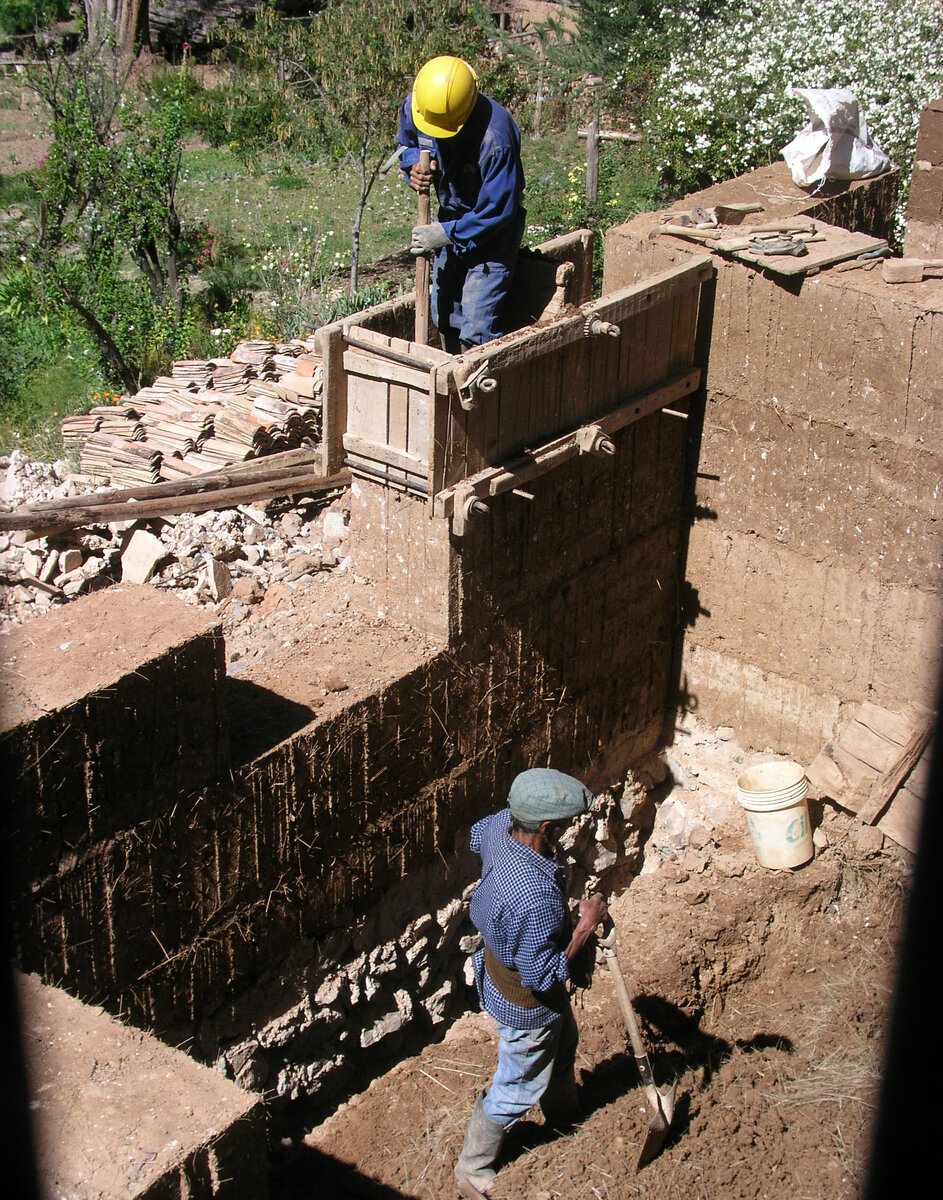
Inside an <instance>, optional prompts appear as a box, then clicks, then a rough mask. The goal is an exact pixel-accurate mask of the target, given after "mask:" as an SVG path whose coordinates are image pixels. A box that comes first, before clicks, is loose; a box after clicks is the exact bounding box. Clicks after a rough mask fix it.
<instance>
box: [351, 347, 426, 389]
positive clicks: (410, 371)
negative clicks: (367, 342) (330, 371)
mask: <svg viewBox="0 0 943 1200" xmlns="http://www.w3.org/2000/svg"><path fill="white" fill-rule="evenodd" d="M344 369H345V370H346V371H347V374H348V375H360V376H362V377H363V378H366V379H379V380H381V381H382V382H383V383H402V384H405V386H406V387H421V388H425V387H428V386H429V372H428V371H426V370H423V369H422V368H420V367H406V366H404V365H403V364H402V363H396V362H390V361H389V359H386V358H374V357H373V356H372V355H370V354H367V353H365V352H364V351H363V350H350V349H347V350H345V351H344Z"/></svg>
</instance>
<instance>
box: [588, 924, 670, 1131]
mask: <svg viewBox="0 0 943 1200" xmlns="http://www.w3.org/2000/svg"><path fill="white" fill-rule="evenodd" d="M598 941H599V946H600V949H601V950H602V952H603V955H604V956H605V959H606V965H607V966H608V967H609V972H610V974H611V975H612V983H613V986H614V987H615V990H616V999H617V1000H618V1001H619V1007H620V1008H621V1009H622V1017H623V1020H624V1021H625V1027H626V1029H627V1030H628V1032H629V1041H630V1042H631V1043H632V1053H633V1054H634V1055H635V1062H636V1064H637V1065H638V1071H639V1075H640V1076H641V1078H642V1085H643V1087H644V1088H645V1092H646V1095H647V1096H648V1099H649V1102H650V1103H651V1104H652V1105H653V1107H654V1108H655V1109H656V1111H657V1110H659V1109H660V1103H659V1097H658V1089H657V1088H656V1087H655V1080H654V1078H653V1076H652V1066H651V1062H650V1061H649V1057H648V1052H647V1051H646V1049H645V1044H644V1042H643V1041H642V1030H641V1028H640V1027H639V1023H638V1018H637V1017H636V1015H635V1009H634V1008H633V1007H632V1001H631V999H630V998H629V989H628V988H627V987H626V986H625V976H624V975H623V974H622V966H621V964H620V962H619V956H618V953H617V952H616V927H615V925H613V924H611V923H609V922H607V928H606V932H605V934H604V935H603V936H602V937H600V938H599V939H598Z"/></svg>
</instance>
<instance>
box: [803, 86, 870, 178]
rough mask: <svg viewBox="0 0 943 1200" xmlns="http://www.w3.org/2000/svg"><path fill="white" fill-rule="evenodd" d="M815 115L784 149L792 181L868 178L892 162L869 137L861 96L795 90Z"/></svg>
mask: <svg viewBox="0 0 943 1200" xmlns="http://www.w3.org/2000/svg"><path fill="white" fill-rule="evenodd" d="M792 94H793V95H794V96H799V97H801V98H802V99H803V100H804V101H805V103H806V106H807V107H808V109H809V113H810V115H811V117H812V123H811V125H809V126H807V127H806V128H805V129H803V131H802V132H801V133H800V134H799V135H798V137H795V138H793V140H792V141H791V142H790V143H789V145H788V146H784V147H783V150H782V156H783V158H784V159H785V160H786V164H787V166H788V167H789V169H790V171H792V178H793V182H794V183H797V184H798V185H799V187H809V186H810V185H812V184H815V183H821V182H822V181H823V180H826V179H869V178H870V177H871V176H872V175H880V174H882V172H884V171H886V170H887V169H888V168H889V167H890V165H891V160H890V159H889V158H888V157H887V155H886V154H885V153H884V151H883V150H882V149H881V148H880V146H877V145H875V143H874V142H872V140H871V138H870V137H869V136H868V123H867V121H866V120H865V116H864V113H863V112H862V111H861V108H860V106H859V104H858V97H857V96H856V95H855V94H854V92H851V91H849V90H848V89H847V88H793V89H792Z"/></svg>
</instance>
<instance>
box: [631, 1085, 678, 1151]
mask: <svg viewBox="0 0 943 1200" xmlns="http://www.w3.org/2000/svg"><path fill="white" fill-rule="evenodd" d="M677 1088H678V1085H677V1083H673V1084H672V1085H671V1087H670V1088H669V1089H668V1091H666V1092H658V1093H656V1094H657V1096H658V1104H657V1107H656V1111H655V1114H654V1116H653V1117H652V1119H651V1123H650V1125H649V1126H648V1133H647V1134H646V1136H645V1142H644V1144H643V1146H642V1149H641V1152H640V1154H639V1156H638V1162H637V1163H636V1164H635V1169H636V1171H641V1169H642V1167H644V1166H647V1165H648V1163H650V1162H651V1161H652V1159H653V1158H656V1157H657V1156H658V1152H659V1150H660V1149H661V1148H662V1145H663V1144H664V1141H665V1138H666V1137H667V1136H668V1130H669V1129H670V1128H671V1118H672V1117H673V1116H674V1111H675V1092H676V1091H677Z"/></svg>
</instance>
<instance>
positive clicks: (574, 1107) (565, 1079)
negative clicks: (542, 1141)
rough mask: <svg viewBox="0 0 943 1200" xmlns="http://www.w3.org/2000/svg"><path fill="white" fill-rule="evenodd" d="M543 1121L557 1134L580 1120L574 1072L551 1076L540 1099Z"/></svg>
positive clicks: (570, 1127)
mask: <svg viewBox="0 0 943 1200" xmlns="http://www.w3.org/2000/svg"><path fill="white" fill-rule="evenodd" d="M540 1111H541V1112H542V1113H543V1114H544V1120H545V1121H546V1122H547V1124H548V1125H550V1126H552V1128H554V1129H555V1130H556V1131H557V1132H558V1133H566V1132H567V1131H568V1130H570V1129H572V1128H573V1126H574V1125H575V1124H576V1122H577V1121H578V1120H579V1119H580V1102H579V1099H578V1097H577V1094H576V1072H575V1071H574V1070H569V1071H564V1072H563V1073H562V1074H560V1075H551V1076H550V1082H549V1083H548V1084H547V1090H546V1091H545V1092H544V1094H543V1095H542V1096H541V1097H540Z"/></svg>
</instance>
